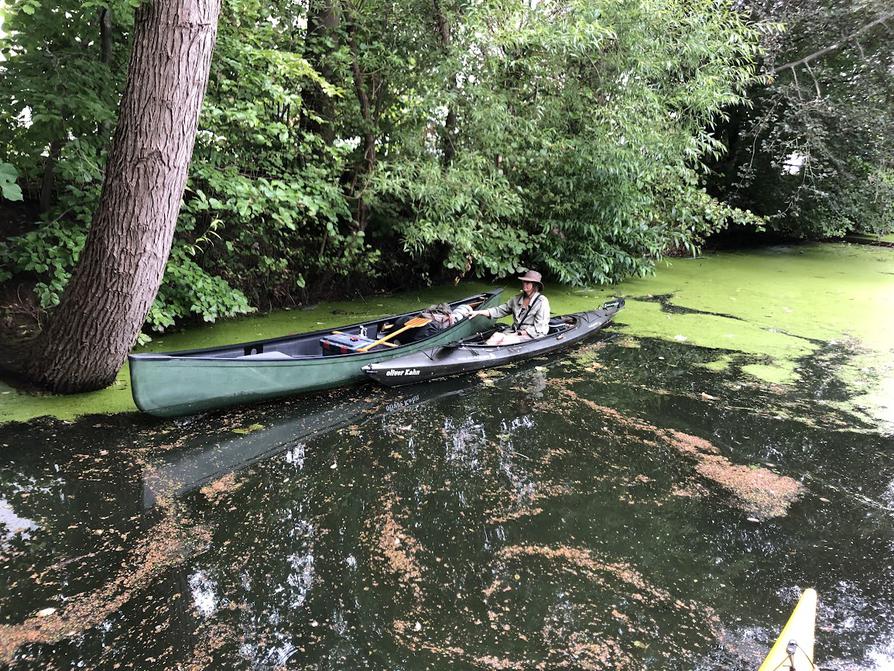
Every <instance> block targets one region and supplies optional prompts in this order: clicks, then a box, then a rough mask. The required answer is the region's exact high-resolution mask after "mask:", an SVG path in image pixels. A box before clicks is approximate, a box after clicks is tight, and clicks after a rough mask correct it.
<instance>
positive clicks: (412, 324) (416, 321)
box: [357, 317, 431, 352]
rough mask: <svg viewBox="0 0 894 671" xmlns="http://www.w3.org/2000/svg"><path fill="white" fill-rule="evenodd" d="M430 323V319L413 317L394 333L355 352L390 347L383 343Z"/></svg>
mask: <svg viewBox="0 0 894 671" xmlns="http://www.w3.org/2000/svg"><path fill="white" fill-rule="evenodd" d="M430 323H431V319H427V318H425V317H413V318H412V319H411V320H410V321H408V322H407V323H406V324H404V325H403V326H402V327H400V328H399V329H397V330H396V331H394V332H392V333H389V334H388V335H386V336H385V337H384V338H379V339H378V340H376V341H375V342H372V343H370V344H369V345H366V346H365V347H361V348H360V349H358V350H357V351H358V352H368V351H369V350H371V349H372V348H373V347H375V346H376V345H390V344H391V343H387V342H385V341H386V340H391V339H392V338H393V337H394V336H396V335H399V334H401V333H403V332H404V331H409V330H410V329H415V328H418V327H420V326H426V325H427V324H430Z"/></svg>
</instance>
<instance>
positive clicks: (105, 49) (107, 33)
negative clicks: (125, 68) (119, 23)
mask: <svg viewBox="0 0 894 671" xmlns="http://www.w3.org/2000/svg"><path fill="white" fill-rule="evenodd" d="M99 48H100V51H99V60H100V61H101V62H103V63H105V64H106V65H110V64H111V62H112V10H111V9H109V8H108V7H103V8H102V9H101V10H99Z"/></svg>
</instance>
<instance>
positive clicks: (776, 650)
mask: <svg viewBox="0 0 894 671" xmlns="http://www.w3.org/2000/svg"><path fill="white" fill-rule="evenodd" d="M815 624H816V590H813V589H805V590H804V592H803V593H802V594H801V598H800V600H799V601H798V605H797V606H795V609H794V610H793V611H792V615H791V617H790V618H789V619H788V622H786V623H785V627H783V628H782V633H780V634H779V638H777V639H776V643H775V644H774V645H773V647H772V648H770V654H768V655H767V658H766V659H765V660H764V663H763V664H761V666H760V668H759V669H758V671H815V669H816V665H815V664H814V663H813V630H814V626H815Z"/></svg>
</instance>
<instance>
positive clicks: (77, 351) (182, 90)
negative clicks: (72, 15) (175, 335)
mask: <svg viewBox="0 0 894 671" xmlns="http://www.w3.org/2000/svg"><path fill="white" fill-rule="evenodd" d="M219 13H220V0H152V1H151V2H144V3H143V4H141V5H140V7H139V9H138V10H137V13H136V20H135V25H134V36H133V51H132V54H131V58H130V66H129V68H128V74H127V83H126V85H125V89H124V94H123V96H122V98H121V104H120V108H119V114H118V125H117V128H116V129H115V134H114V137H113V140H112V146H111V149H110V151H109V158H108V162H107V164H106V170H105V178H104V182H103V187H102V196H101V198H100V202H99V206H98V208H97V210H96V213H95V214H94V216H93V221H92V223H91V226H90V231H89V233H88V236H87V240H86V243H85V245H84V249H83V252H82V253H81V257H80V259H79V261H78V264H77V266H76V268H75V270H74V272H73V274H72V277H71V280H70V281H69V283H68V285H67V287H66V289H65V293H64V294H63V296H62V300H61V302H60V304H59V306H58V307H57V308H56V309H55V311H54V312H53V314H52V317H51V319H50V322H49V324H48V326H47V328H46V329H44V331H43V332H42V333H41V334H40V336H39V337H38V338H37V340H36V342H35V345H34V349H33V351H32V353H31V360H30V362H29V363H28V366H27V371H28V374H29V376H30V377H31V378H32V379H33V380H34V381H35V382H37V383H39V384H41V385H43V386H46V387H48V388H50V389H51V390H53V391H56V392H62V393H70V392H78V391H89V390H94V389H100V388H102V387H105V386H107V385H109V384H111V382H112V381H113V380H114V379H115V376H116V374H117V373H118V370H120V368H121V366H122V365H123V363H124V361H125V360H126V358H127V354H128V352H129V351H130V349H131V347H133V345H134V343H135V342H136V339H137V336H138V335H139V333H140V329H141V328H142V326H143V322H144V320H145V319H146V315H147V314H148V312H149V308H150V307H151V306H152V302H153V300H154V299H155V295H156V293H157V292H158V288H159V285H160V284H161V279H162V275H163V273H164V269H165V263H166V262H167V259H168V254H169V252H170V250H171V242H172V239H173V236H174V227H175V224H176V221H177V213H178V211H179V209H180V201H181V199H182V197H183V189H184V186H185V184H186V177H187V168H188V167H189V161H190V157H191V156H192V151H193V144H194V143H195V135H196V126H197V123H198V117H199V110H200V108H201V106H202V98H203V96H204V94H205V87H206V85H207V83H208V70H209V66H210V63H211V52H212V51H213V48H214V40H215V36H216V34H217V20H218V15H219Z"/></svg>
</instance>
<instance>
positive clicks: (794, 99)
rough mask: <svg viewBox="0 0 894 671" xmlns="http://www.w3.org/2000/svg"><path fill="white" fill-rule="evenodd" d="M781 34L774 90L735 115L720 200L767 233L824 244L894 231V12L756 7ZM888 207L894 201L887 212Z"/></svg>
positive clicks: (772, 50)
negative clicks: (893, 191)
mask: <svg viewBox="0 0 894 671" xmlns="http://www.w3.org/2000/svg"><path fill="white" fill-rule="evenodd" d="M752 11H753V12H754V13H755V14H756V15H758V16H759V17H760V18H763V19H766V20H769V21H773V22H781V23H783V24H785V27H786V30H785V31H784V32H780V31H771V32H769V33H767V34H766V35H765V38H764V41H765V46H766V51H767V55H766V58H765V60H764V68H765V71H766V73H767V74H768V75H769V76H770V79H769V81H768V82H766V83H765V85H763V86H762V87H760V88H759V89H755V90H754V91H753V92H752V95H751V100H752V102H753V108H751V109H744V108H742V109H736V110H733V112H732V115H731V118H730V120H729V123H727V124H725V125H724V126H723V127H722V128H721V129H720V133H719V135H720V137H722V138H723V141H724V142H725V144H726V145H727V146H728V147H729V149H730V153H729V158H728V159H726V160H724V161H722V162H720V163H719V164H718V166H717V167H718V171H719V173H720V177H719V178H718V179H717V180H716V182H715V184H714V187H713V190H714V191H715V192H717V193H719V194H721V195H722V196H723V197H725V198H726V199H728V200H730V201H731V202H734V203H736V204H740V205H742V206H745V207H749V208H752V209H753V210H754V211H756V212H758V213H760V214H762V215H764V216H765V218H766V221H767V223H768V227H769V228H770V229H771V230H774V231H777V232H779V233H783V234H785V235H788V236H792V237H800V238H824V237H830V236H840V235H844V234H846V233H849V232H851V231H862V230H865V229H867V228H868V229H871V230H873V231H878V232H891V231H894V217H892V214H891V206H890V205H889V203H890V199H889V198H890V191H889V187H888V186H886V184H888V183H889V182H887V181H886V177H885V176H886V175H890V174H891V171H892V162H891V156H892V154H894V146H892V137H894V78H892V77H891V72H892V68H894V52H892V50H891V40H890V28H889V27H888V26H886V25H885V23H884V22H883V21H879V19H880V18H883V17H886V16H887V17H889V18H888V20H889V21H890V3H889V2H886V1H885V0H867V1H866V2H860V3H853V2H848V1H845V0H797V1H795V2H787V3H777V4H770V5H767V4H765V3H753V6H752ZM886 198H887V199H888V200H887V201H886Z"/></svg>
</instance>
